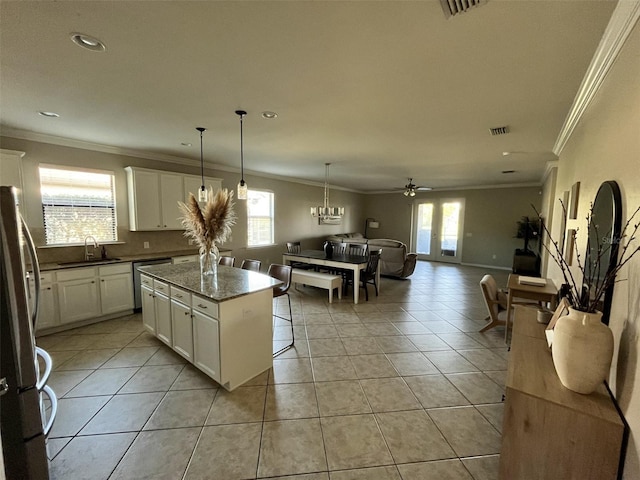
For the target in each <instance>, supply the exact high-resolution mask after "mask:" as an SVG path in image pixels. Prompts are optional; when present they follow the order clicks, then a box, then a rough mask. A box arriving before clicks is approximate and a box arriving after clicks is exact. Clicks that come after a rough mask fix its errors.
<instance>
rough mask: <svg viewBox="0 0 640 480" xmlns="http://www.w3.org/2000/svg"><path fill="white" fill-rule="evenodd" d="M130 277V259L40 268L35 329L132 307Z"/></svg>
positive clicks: (131, 282)
mask: <svg viewBox="0 0 640 480" xmlns="http://www.w3.org/2000/svg"><path fill="white" fill-rule="evenodd" d="M132 277H133V275H132V272H131V263H119V264H116V265H102V266H93V267H79V268H66V269H61V270H53V271H47V272H42V274H41V278H40V281H41V287H40V313H39V314H38V318H39V320H38V324H37V330H38V331H41V330H43V329H48V328H52V327H60V326H63V325H68V324H72V323H75V322H79V321H82V320H90V319H94V318H100V317H106V316H114V315H116V314H118V313H121V312H126V311H128V310H132V309H133V279H132ZM32 288H33V287H32Z"/></svg>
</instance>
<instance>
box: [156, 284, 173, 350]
mask: <svg viewBox="0 0 640 480" xmlns="http://www.w3.org/2000/svg"><path fill="white" fill-rule="evenodd" d="M154 295H155V298H154V300H155V302H154V303H155V305H154V306H155V311H156V336H157V337H158V338H159V339H160V340H161V341H162V342H164V343H166V344H167V345H169V346H171V334H172V331H171V304H170V303H169V297H165V296H164V295H162V294H161V293H158V292H154Z"/></svg>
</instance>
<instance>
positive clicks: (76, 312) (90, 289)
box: [57, 268, 101, 324]
mask: <svg viewBox="0 0 640 480" xmlns="http://www.w3.org/2000/svg"><path fill="white" fill-rule="evenodd" d="M74 270H75V271H71V270H69V271H64V272H58V274H57V277H58V285H57V286H58V309H59V314H60V315H59V318H60V323H61V324H65V323H73V322H77V321H79V320H86V319H88V318H94V317H99V316H100V314H101V309H100V297H99V290H98V283H97V281H96V276H95V269H94V268H78V269H74ZM67 278H69V279H68V280H67Z"/></svg>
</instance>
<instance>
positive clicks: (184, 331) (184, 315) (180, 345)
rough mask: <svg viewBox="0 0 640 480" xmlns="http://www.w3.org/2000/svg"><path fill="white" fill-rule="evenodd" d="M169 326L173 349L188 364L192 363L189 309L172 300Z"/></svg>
mask: <svg viewBox="0 0 640 480" xmlns="http://www.w3.org/2000/svg"><path fill="white" fill-rule="evenodd" d="M171 324H172V326H173V345H172V347H173V349H174V350H175V351H176V352H178V353H179V354H180V355H182V356H183V357H184V358H186V359H187V360H189V361H190V362H193V325H192V322H191V308H189V307H187V306H186V305H183V304H182V303H180V302H176V301H175V300H172V301H171Z"/></svg>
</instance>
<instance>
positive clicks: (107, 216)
mask: <svg viewBox="0 0 640 480" xmlns="http://www.w3.org/2000/svg"><path fill="white" fill-rule="evenodd" d="M40 191H41V194H42V213H43V216H44V231H45V238H46V242H47V245H67V244H79V243H84V239H85V237H86V236H87V235H93V237H95V239H96V240H97V241H98V242H115V241H117V240H118V238H117V232H116V206H115V187H114V175H113V172H99V171H95V170H94V171H88V170H69V169H63V168H58V167H55V168H54V167H40Z"/></svg>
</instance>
